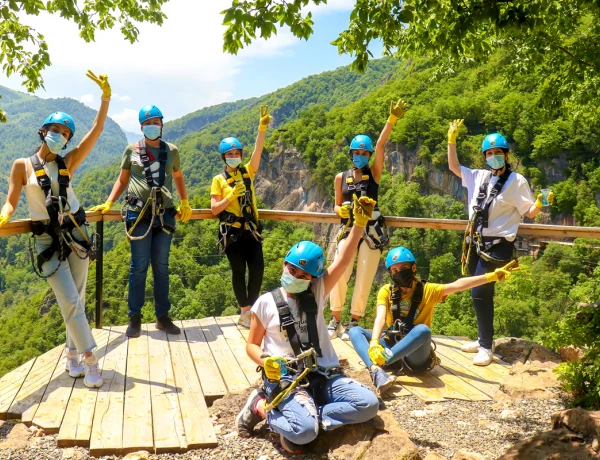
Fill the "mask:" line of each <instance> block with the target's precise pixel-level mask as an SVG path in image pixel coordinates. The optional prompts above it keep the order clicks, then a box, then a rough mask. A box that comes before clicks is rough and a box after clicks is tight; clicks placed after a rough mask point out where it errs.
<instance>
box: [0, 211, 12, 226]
mask: <svg viewBox="0 0 600 460" xmlns="http://www.w3.org/2000/svg"><path fill="white" fill-rule="evenodd" d="M8 219H10V216H9V215H8V214H6V213H4V212H3V213H2V214H0V228H2V227H4V226H5V225H6V224H7V223H8Z"/></svg>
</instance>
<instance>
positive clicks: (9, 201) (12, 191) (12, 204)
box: [0, 159, 27, 227]
mask: <svg viewBox="0 0 600 460" xmlns="http://www.w3.org/2000/svg"><path fill="white" fill-rule="evenodd" d="M24 161H27V160H23V159H18V160H15V161H14V163H13V165H12V169H11V170H10V177H9V178H8V194H7V195H6V202H5V203H4V206H2V211H0V227H3V226H4V225H5V224H6V223H7V222H8V220H9V219H10V217H11V216H12V215H13V214H14V212H15V209H16V208H17V203H18V202H19V196H20V195H21V190H22V189H23V184H24V183H25V180H26V174H25V164H24V163H23V162H24Z"/></svg>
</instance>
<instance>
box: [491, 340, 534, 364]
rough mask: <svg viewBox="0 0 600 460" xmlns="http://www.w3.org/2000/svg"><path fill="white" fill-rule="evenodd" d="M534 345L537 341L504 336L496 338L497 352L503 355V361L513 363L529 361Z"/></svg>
mask: <svg viewBox="0 0 600 460" xmlns="http://www.w3.org/2000/svg"><path fill="white" fill-rule="evenodd" d="M533 345H535V342H530V341H529V340H524V339H517V338H515V337H503V338H500V339H496V340H494V346H495V352H496V353H497V354H499V355H500V356H502V360H503V361H506V362H507V363H511V364H512V363H514V362H521V363H524V362H525V361H527V358H529V354H530V353H531V349H532V348H533Z"/></svg>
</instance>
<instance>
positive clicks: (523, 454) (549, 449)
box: [497, 428, 598, 460]
mask: <svg viewBox="0 0 600 460" xmlns="http://www.w3.org/2000/svg"><path fill="white" fill-rule="evenodd" d="M548 459H557V460H559V459H560V460H587V459H590V460H591V459H598V455H597V453H596V452H595V451H594V450H593V449H592V447H591V445H590V444H588V443H586V442H585V440H584V438H582V437H581V436H580V435H578V434H576V433H573V432H572V431H569V430H568V429H566V428H562V429H559V430H552V431H545V432H543V433H539V434H537V435H535V436H534V437H532V438H529V439H526V440H524V441H521V442H519V443H517V444H515V445H514V446H512V447H511V448H510V449H508V450H507V451H506V452H505V453H504V455H502V456H501V457H499V458H498V459H497V460H548Z"/></svg>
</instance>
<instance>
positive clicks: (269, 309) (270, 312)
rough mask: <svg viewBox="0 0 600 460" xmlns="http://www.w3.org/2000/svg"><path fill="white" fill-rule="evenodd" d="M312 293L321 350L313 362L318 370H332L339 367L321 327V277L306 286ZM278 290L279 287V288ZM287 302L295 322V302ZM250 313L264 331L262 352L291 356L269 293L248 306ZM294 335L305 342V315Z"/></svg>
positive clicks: (306, 332) (291, 352)
mask: <svg viewBox="0 0 600 460" xmlns="http://www.w3.org/2000/svg"><path fill="white" fill-rule="evenodd" d="M310 287H311V289H312V291H313V293H314V294H315V300H316V301H317V304H318V313H317V329H318V331H319V346H320V347H321V353H322V354H323V357H322V358H318V360H317V363H318V364H319V366H321V367H335V366H339V361H338V358H337V355H336V354H335V350H334V349H333V344H332V343H331V339H330V338H329V334H328V333H327V325H326V324H325V317H324V316H323V310H324V309H325V304H326V303H327V299H326V298H325V297H324V296H323V291H324V283H323V276H319V277H318V278H317V279H316V280H314V281H313V282H312V283H311V285H310ZM280 289H281V288H280ZM282 294H284V296H285V292H283V290H282ZM286 300H287V303H288V305H289V307H290V311H291V313H292V316H293V317H294V319H295V320H298V318H299V316H300V315H299V314H298V306H297V305H296V299H290V298H289V297H287V299H286ZM252 313H254V314H255V315H256V316H257V317H258V319H259V321H260V322H261V323H262V325H263V327H264V328H265V329H266V333H265V338H264V341H263V351H264V352H265V353H269V354H270V355H271V356H286V355H291V356H294V351H293V350H292V346H291V345H290V341H289V340H288V338H287V337H286V336H285V335H284V334H283V332H282V331H281V329H280V328H279V314H278V313H277V305H276V304H275V299H274V298H273V295H271V293H270V292H268V293H266V294H263V295H261V296H260V297H259V298H258V300H257V301H256V302H255V303H254V305H253V306H252ZM295 326H296V333H298V334H299V335H300V340H301V341H302V342H308V330H307V325H306V314H305V313H302V318H300V322H299V323H296V324H295Z"/></svg>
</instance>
